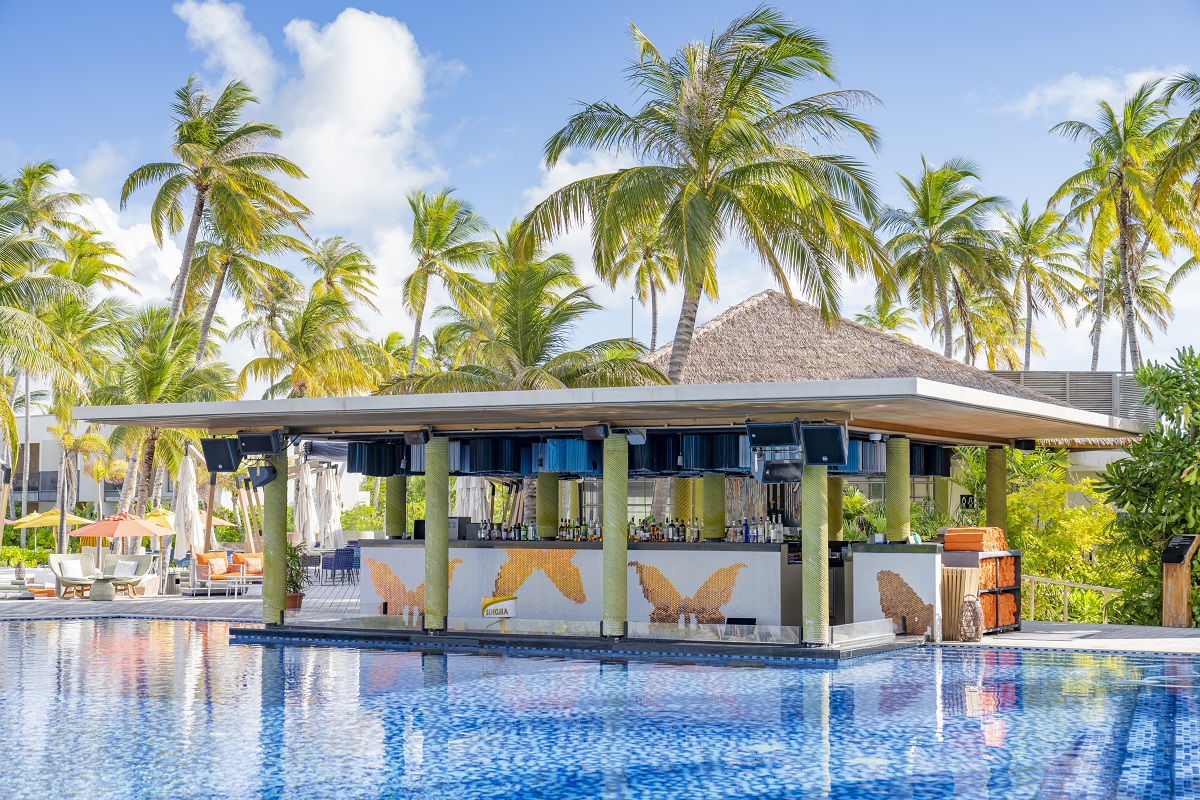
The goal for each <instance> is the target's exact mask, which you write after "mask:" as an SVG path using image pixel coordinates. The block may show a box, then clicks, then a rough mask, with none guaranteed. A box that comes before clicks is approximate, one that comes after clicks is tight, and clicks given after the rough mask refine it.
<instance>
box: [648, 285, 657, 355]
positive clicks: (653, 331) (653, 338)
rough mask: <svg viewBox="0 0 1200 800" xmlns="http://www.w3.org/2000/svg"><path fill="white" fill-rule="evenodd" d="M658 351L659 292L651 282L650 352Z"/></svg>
mask: <svg viewBox="0 0 1200 800" xmlns="http://www.w3.org/2000/svg"><path fill="white" fill-rule="evenodd" d="M657 349H658V290H657V289H655V288H654V281H650V352H651V353H653V352H654V351H655V350H657Z"/></svg>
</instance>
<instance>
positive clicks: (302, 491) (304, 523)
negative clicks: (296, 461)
mask: <svg viewBox="0 0 1200 800" xmlns="http://www.w3.org/2000/svg"><path fill="white" fill-rule="evenodd" d="M311 474H312V470H311V469H310V468H309V466H308V464H301V465H300V476H299V482H298V483H297V485H296V534H297V535H298V536H299V538H300V541H302V542H304V544H305V546H306V547H314V548H315V547H319V546H320V544H321V542H320V539H319V538H318V537H319V536H320V533H319V531H318V529H317V507H316V504H315V502H314V501H313V490H312V482H311V481H310V480H309V478H310V476H311Z"/></svg>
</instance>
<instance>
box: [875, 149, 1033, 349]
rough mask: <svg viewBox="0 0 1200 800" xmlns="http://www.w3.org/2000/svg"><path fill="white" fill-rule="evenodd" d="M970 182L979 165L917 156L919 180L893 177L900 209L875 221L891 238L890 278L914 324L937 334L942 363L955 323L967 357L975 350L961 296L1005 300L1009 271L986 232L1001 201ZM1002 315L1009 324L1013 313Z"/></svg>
mask: <svg viewBox="0 0 1200 800" xmlns="http://www.w3.org/2000/svg"><path fill="white" fill-rule="evenodd" d="M978 180H979V168H978V167H977V166H976V165H975V164H974V163H973V162H971V161H968V160H967V159H964V158H951V159H949V160H947V161H946V162H945V163H943V164H940V165H932V164H930V163H929V162H928V161H926V160H925V157H924V156H922V157H921V175H920V177H919V178H917V179H916V180H915V181H914V180H911V179H909V178H906V177H904V176H903V175H901V176H900V182H901V183H902V184H903V185H904V192H905V194H906V195H908V206H907V207H906V208H888V209H887V210H886V211H885V212H884V213H883V216H882V217H881V219H880V222H879V227H880V229H881V230H883V231H885V232H888V233H890V234H891V238H890V239H889V240H888V242H887V245H886V246H887V249H888V252H889V253H891V256H892V259H893V263H894V266H895V270H896V277H897V279H898V280H899V281H900V282H901V284H902V285H903V287H904V290H905V294H906V295H907V296H908V301H909V302H910V303H912V304H914V305H915V307H916V309H917V310H918V311H919V312H920V314H921V320H922V322H924V323H925V324H926V325H928V326H930V327H936V328H938V329H940V330H941V335H942V347H943V353H944V354H945V356H946V357H947V358H952V357H953V356H954V345H955V327H956V325H955V322H956V321H957V323H958V327H960V328H961V330H962V333H963V345H964V348H965V352H966V354H967V356H968V358H969V357H971V356H973V355H974V353H975V352H976V347H975V336H976V331H975V328H974V326H973V325H972V323H971V310H970V302H969V298H971V297H981V296H989V295H991V296H994V297H997V298H1008V288H1007V286H1006V285H1005V279H1006V278H1007V277H1008V272H1009V269H1008V266H1007V264H1006V263H1005V262H1004V259H1003V257H1002V251H1001V244H1000V241H999V237H998V236H997V235H996V234H995V233H994V232H992V231H990V230H989V229H988V228H987V223H988V218H989V217H990V216H991V215H992V214H995V213H996V212H998V211H1000V210H1001V209H1002V208H1003V207H1004V205H1005V200H1004V198H1002V197H999V196H997V195H986V194H984V193H983V192H982V191H981V190H980V189H979V188H978V187H977V186H975V185H974V183H973V181H978ZM1010 318H1011V319H1012V322H1013V326H1014V327H1015V323H1016V315H1015V312H1010Z"/></svg>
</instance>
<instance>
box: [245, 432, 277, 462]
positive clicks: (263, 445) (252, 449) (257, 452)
mask: <svg viewBox="0 0 1200 800" xmlns="http://www.w3.org/2000/svg"><path fill="white" fill-rule="evenodd" d="M237 443H238V450H240V451H241V452H242V455H243V456H273V455H275V454H276V453H278V452H279V451H280V450H281V449H283V442H282V440H281V438H280V436H279V431H267V432H265V433H239V434H238V435H237Z"/></svg>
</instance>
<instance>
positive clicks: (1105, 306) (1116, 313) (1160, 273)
mask: <svg viewBox="0 0 1200 800" xmlns="http://www.w3.org/2000/svg"><path fill="white" fill-rule="evenodd" d="M1156 258H1157V254H1155V253H1153V252H1147V254H1146V256H1145V263H1144V264H1143V265H1142V266H1141V268H1140V269H1139V270H1138V275H1137V283H1136V284H1135V285H1134V287H1133V295H1132V296H1133V303H1134V306H1133V317H1134V322H1135V325H1136V326H1137V330H1139V331H1140V332H1141V335H1142V336H1144V337H1146V339H1147V340H1148V341H1153V339H1154V330H1155V329H1158V330H1166V328H1167V323H1168V322H1169V321H1170V320H1171V318H1172V317H1173V316H1174V314H1175V312H1174V309H1173V308H1172V306H1171V296H1170V289H1171V278H1172V277H1173V276H1172V275H1169V274H1168V273H1167V272H1166V271H1165V270H1163V269H1162V268H1161V267H1159V266H1158V263H1157V261H1156V260H1155V259H1156ZM1102 263H1103V264H1104V270H1103V272H1102V273H1099V274H1097V273H1096V272H1092V273H1091V274H1089V275H1087V276H1086V277H1085V278H1084V281H1083V286H1082V288H1081V296H1082V299H1081V304H1080V306H1079V312H1078V314H1077V316H1076V320H1075V323H1076V324H1077V325H1078V324H1080V323H1082V322H1084V321H1085V320H1087V321H1090V322H1091V325H1092V328H1093V330H1099V327H1100V326H1099V325H1098V324H1097V319H1096V317H1097V316H1098V315H1099V316H1100V317H1101V318H1102V319H1106V320H1114V321H1122V320H1124V319H1125V316H1126V315H1125V307H1124V298H1123V297H1122V296H1121V295H1120V294H1117V293H1115V292H1112V291H1106V289H1105V287H1106V286H1116V285H1118V284H1119V282H1120V274H1121V263H1120V254H1119V253H1118V252H1117V248H1115V247H1113V248H1110V249H1109V250H1108V252H1107V253H1105V254H1104V259H1103V262H1102ZM1121 330H1122V336H1121V371H1122V372H1124V371H1125V370H1126V368H1127V367H1128V366H1129V364H1128V362H1127V360H1126V359H1127V356H1128V354H1129V342H1128V337H1127V336H1126V335H1125V329H1124V326H1122V329H1121ZM1098 354H1099V345H1095V350H1094V354H1093V358H1094V359H1095V358H1098Z"/></svg>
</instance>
